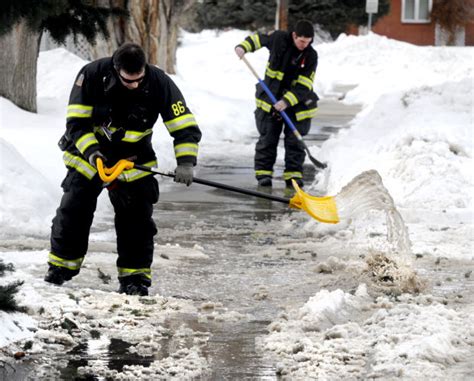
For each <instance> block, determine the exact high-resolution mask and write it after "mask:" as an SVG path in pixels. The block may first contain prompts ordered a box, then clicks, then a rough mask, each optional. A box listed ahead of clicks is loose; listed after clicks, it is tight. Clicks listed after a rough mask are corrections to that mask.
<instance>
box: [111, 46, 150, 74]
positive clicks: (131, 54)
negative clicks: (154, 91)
mask: <svg viewBox="0 0 474 381" xmlns="http://www.w3.org/2000/svg"><path fill="white" fill-rule="evenodd" d="M112 61H113V63H114V67H115V69H116V70H123V71H125V72H127V73H129V74H136V73H140V72H141V71H142V70H143V68H144V67H145V64H146V58H145V52H144V51H143V49H142V48H141V46H140V45H137V44H133V43H126V44H123V45H122V46H121V47H120V48H118V49H117V50H116V51H115V53H114V55H113V56H112Z"/></svg>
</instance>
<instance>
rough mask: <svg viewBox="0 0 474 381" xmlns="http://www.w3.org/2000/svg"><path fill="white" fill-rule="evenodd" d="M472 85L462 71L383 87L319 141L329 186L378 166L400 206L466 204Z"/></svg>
mask: <svg viewBox="0 0 474 381" xmlns="http://www.w3.org/2000/svg"><path fill="white" fill-rule="evenodd" d="M472 91H473V89H472V78H466V79H464V80H462V81H460V82H447V83H444V84H442V85H438V86H435V87H429V86H425V87H422V88H413V89H411V90H408V91H404V92H396V93H389V94H385V95H382V96H381V97H380V99H379V100H378V101H377V102H376V103H375V104H374V106H373V107H372V108H370V110H369V111H366V112H362V113H361V114H360V115H359V116H358V117H357V118H356V119H355V121H354V123H353V125H352V127H351V129H350V130H348V131H345V132H344V133H340V134H339V136H338V137H337V138H334V139H331V140H329V141H327V142H326V143H325V144H324V146H323V149H322V152H321V153H322V155H323V156H324V157H325V160H327V161H328V162H329V163H331V168H332V177H331V179H332V181H331V185H330V186H331V189H332V191H333V192H334V190H337V189H339V188H340V187H342V186H343V185H344V184H346V183H347V182H348V181H350V179H352V178H353V177H354V176H356V175H357V174H359V173H360V172H362V171H364V170H368V169H376V170H377V171H378V172H379V173H380V175H381V176H382V178H383V179H384V183H385V186H386V187H387V189H388V190H389V192H390V194H392V195H393V197H394V199H395V202H396V204H397V205H399V206H401V207H404V208H426V209H431V210H443V209H456V208H458V209H469V210H472V207H473V205H472V194H473V191H474V181H473V176H472V174H471V171H470V169H469V168H470V164H471V162H472V153H473V139H472V112H473V111H472V110H473V107H474V104H473V97H472ZM466 94H468V95H469V94H471V96H466ZM367 142H370V146H367ZM348 158H350V160H348Z"/></svg>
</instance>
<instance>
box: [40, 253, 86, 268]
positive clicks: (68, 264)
mask: <svg viewBox="0 0 474 381" xmlns="http://www.w3.org/2000/svg"><path fill="white" fill-rule="evenodd" d="M83 261H84V257H82V258H78V259H64V258H59V257H57V256H56V255H54V254H53V253H49V256H48V263H51V264H52V265H54V266H58V267H65V268H67V269H69V270H79V269H80V268H81V265H82V262H83Z"/></svg>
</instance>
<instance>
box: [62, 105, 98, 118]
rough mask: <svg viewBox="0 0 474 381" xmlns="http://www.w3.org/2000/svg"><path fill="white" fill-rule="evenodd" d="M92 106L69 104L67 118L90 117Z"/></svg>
mask: <svg viewBox="0 0 474 381" xmlns="http://www.w3.org/2000/svg"><path fill="white" fill-rule="evenodd" d="M92 109H93V107H92V106H86V105H78V104H72V105H69V106H67V114H66V117H67V118H90V117H91V116H92Z"/></svg>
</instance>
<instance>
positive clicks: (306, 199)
mask: <svg viewBox="0 0 474 381" xmlns="http://www.w3.org/2000/svg"><path fill="white" fill-rule="evenodd" d="M291 182H292V183H293V187H294V188H295V190H296V194H295V195H294V196H293V197H292V198H291V199H290V207H292V208H296V209H303V210H304V211H305V212H306V213H308V214H309V215H310V216H311V217H313V218H314V219H316V220H318V221H320V222H324V223H327V224H337V223H338V222H339V216H338V214H337V206H336V200H335V198H334V197H333V196H325V197H316V196H311V195H309V194H307V193H305V192H303V190H302V189H301V188H300V187H299V186H298V184H297V183H296V181H295V180H292V181H291Z"/></svg>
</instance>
